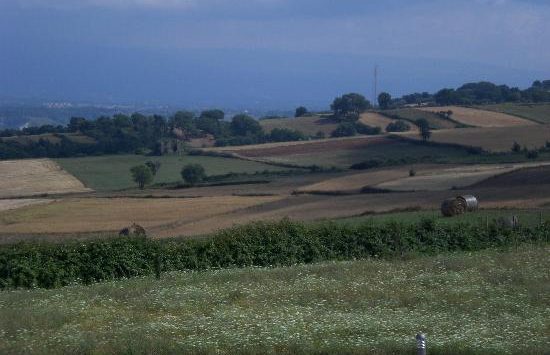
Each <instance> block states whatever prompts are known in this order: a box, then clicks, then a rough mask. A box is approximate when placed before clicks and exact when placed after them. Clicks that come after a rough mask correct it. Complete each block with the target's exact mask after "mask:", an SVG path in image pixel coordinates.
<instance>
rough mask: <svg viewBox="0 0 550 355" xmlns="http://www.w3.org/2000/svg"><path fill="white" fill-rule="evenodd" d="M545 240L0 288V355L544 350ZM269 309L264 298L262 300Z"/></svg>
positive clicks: (546, 315)
mask: <svg viewBox="0 0 550 355" xmlns="http://www.w3.org/2000/svg"><path fill="white" fill-rule="evenodd" d="M548 255H550V249H549V247H548V246H542V247H538V246H537V247H535V246H522V247H519V248H518V249H516V250H510V251H496V250H485V251H481V252H474V253H464V252H463V253H455V254H445V255H438V256H431V257H417V258H414V259H411V260H389V261H388V260H377V259H369V260H359V261H345V262H325V263H320V264H312V265H297V266H293V267H287V268H261V269H258V268H245V269H227V270H212V271H203V272H173V273H169V274H165V275H163V277H162V279H161V280H156V279H154V278H152V277H141V278H134V279H129V280H122V281H114V282H104V283H101V284H95V285H92V286H70V287H64V288H60V289H53V290H44V289H34V290H15V291H3V292H1V293H0V334H1V336H2V338H3V341H1V342H0V352H2V353H6V354H8V353H9V354H19V353H21V354H23V353H25V354H41V353H45V352H46V353H151V354H153V353H155V354H157V353H234V352H236V351H245V352H248V353H258V352H261V353H373V354H395V353H411V354H412V353H413V352H414V351H415V341H414V336H415V334H416V333H417V332H424V333H426V334H427V339H428V349H429V353H432V354H447V353H454V352H460V353H461V354H508V353H512V350H513V349H521V352H522V353H530V354H543V353H544V352H545V351H546V350H547V349H548V348H549V347H550V342H549V340H548V336H547V335H548V334H547V330H548V329H547V326H548V319H549V317H550V311H549V307H548V299H547V297H546V295H547V294H548V292H549V290H548V285H550V279H549V275H548V272H547V270H548V269H549V268H550V258H549V257H548ZM266 305H269V306H268V307H266Z"/></svg>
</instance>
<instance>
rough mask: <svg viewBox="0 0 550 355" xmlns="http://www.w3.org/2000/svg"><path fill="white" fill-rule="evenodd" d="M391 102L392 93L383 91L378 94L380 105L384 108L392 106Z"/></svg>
mask: <svg viewBox="0 0 550 355" xmlns="http://www.w3.org/2000/svg"><path fill="white" fill-rule="evenodd" d="M390 104H391V95H390V94H388V93H387V92H382V93H380V95H378V106H380V108H381V109H382V110H386V109H388V108H389V107H390Z"/></svg>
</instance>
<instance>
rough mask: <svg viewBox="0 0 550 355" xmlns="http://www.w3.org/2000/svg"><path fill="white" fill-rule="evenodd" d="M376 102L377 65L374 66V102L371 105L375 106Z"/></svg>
mask: <svg viewBox="0 0 550 355" xmlns="http://www.w3.org/2000/svg"><path fill="white" fill-rule="evenodd" d="M377 100H378V64H375V65H374V100H373V101H372V104H373V105H375V106H376V102H377Z"/></svg>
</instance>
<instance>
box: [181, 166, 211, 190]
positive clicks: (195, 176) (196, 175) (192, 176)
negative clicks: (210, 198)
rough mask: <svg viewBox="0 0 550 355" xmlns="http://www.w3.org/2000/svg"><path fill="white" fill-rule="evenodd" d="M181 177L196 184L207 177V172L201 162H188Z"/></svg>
mask: <svg viewBox="0 0 550 355" xmlns="http://www.w3.org/2000/svg"><path fill="white" fill-rule="evenodd" d="M181 177H182V178H183V181H185V182H186V183H188V184H190V185H195V184H196V183H199V182H201V181H203V180H204V179H205V178H206V173H205V171H204V168H203V167H202V165H200V164H187V165H186V166H184V167H183V169H181Z"/></svg>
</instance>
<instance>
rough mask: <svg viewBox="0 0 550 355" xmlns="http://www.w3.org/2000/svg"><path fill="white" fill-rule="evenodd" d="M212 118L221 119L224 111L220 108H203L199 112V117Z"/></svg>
mask: <svg viewBox="0 0 550 355" xmlns="http://www.w3.org/2000/svg"><path fill="white" fill-rule="evenodd" d="M205 117H208V118H213V119H215V120H223V119H224V117H225V113H224V112H223V111H222V110H217V109H215V110H205V111H202V112H201V115H200V116H199V118H205Z"/></svg>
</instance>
